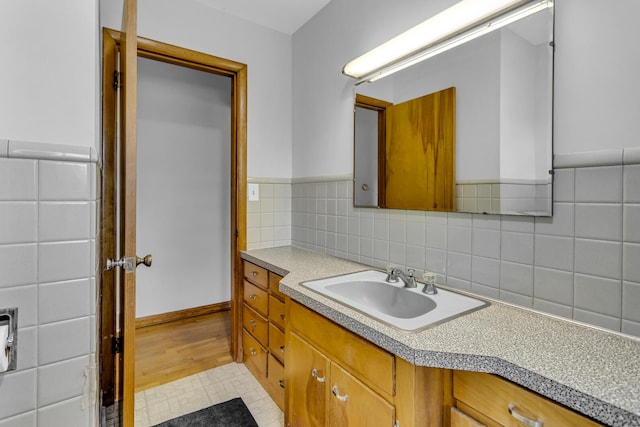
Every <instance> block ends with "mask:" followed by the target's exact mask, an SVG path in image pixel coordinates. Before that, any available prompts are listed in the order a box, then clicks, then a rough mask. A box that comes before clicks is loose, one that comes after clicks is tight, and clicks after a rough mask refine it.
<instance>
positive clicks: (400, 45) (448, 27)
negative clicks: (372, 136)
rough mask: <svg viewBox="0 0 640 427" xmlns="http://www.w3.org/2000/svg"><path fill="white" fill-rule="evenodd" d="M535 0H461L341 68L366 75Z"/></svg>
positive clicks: (344, 70)
mask: <svg viewBox="0 0 640 427" xmlns="http://www.w3.org/2000/svg"><path fill="white" fill-rule="evenodd" d="M535 2H537V3H540V0H537V1H536V0H462V1H460V2H458V3H456V4H455V5H453V6H451V7H450V8H448V9H445V10H444V11H442V12H440V13H438V14H437V15H434V16H433V17H431V18H429V19H427V20H426V21H424V22H422V23H421V24H418V25H416V26H415V27H413V28H411V29H409V30H407V31H405V32H404V33H402V34H400V35H398V36H396V37H394V38H392V39H391V40H389V41H387V42H385V43H383V44H381V45H380V46H378V47H376V48H374V49H372V50H370V51H369V52H367V53H365V54H363V55H361V56H359V57H357V58H356V59H354V60H352V61H351V62H349V63H348V64H347V65H345V66H344V68H343V69H342V72H343V74H345V75H347V76H350V77H354V78H357V79H359V78H362V77H364V76H368V75H370V74H372V73H374V72H376V71H378V70H380V69H382V68H384V67H386V66H387V65H389V64H393V63H395V62H398V61H401V60H403V59H406V58H409V57H411V56H412V55H414V54H416V53H418V52H421V51H423V50H424V49H426V48H428V47H430V46H433V45H435V44H437V43H440V42H442V41H445V40H447V39H448V38H451V37H453V36H455V35H457V34H460V33H462V32H464V31H466V30H469V29H471V28H473V27H475V26H477V25H480V24H482V23H484V22H486V21H488V20H490V19H492V18H495V17H497V16H499V15H501V14H503V13H505V12H508V11H510V10H513V9H515V8H517V7H520V6H523V5H525V4H527V3H535Z"/></svg>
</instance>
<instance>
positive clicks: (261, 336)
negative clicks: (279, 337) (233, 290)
mask: <svg viewBox="0 0 640 427" xmlns="http://www.w3.org/2000/svg"><path fill="white" fill-rule="evenodd" d="M268 325H269V322H267V319H265V318H264V317H262V316H260V315H259V314H258V313H256V312H255V311H253V310H251V309H250V308H249V307H248V306H247V305H246V304H244V305H243V307H242V326H244V329H246V330H247V332H249V333H250V334H251V335H252V336H253V337H254V338H255V339H256V340H257V341H258V342H259V343H260V344H262V345H263V346H264V347H266V346H267V343H268V342H269V341H268V335H269V327H268Z"/></svg>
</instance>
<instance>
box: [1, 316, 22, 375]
mask: <svg viewBox="0 0 640 427" xmlns="http://www.w3.org/2000/svg"><path fill="white" fill-rule="evenodd" d="M0 326H8V332H9V334H8V337H7V341H6V344H5V345H2V346H0V347H4V348H0V357H6V358H7V362H8V363H7V364H6V369H0V373H1V372H6V371H13V370H15V369H16V364H17V356H18V307H13V308H0ZM2 338H4V337H0V339H2ZM0 367H1V368H4V367H5V366H4V364H1V365H0Z"/></svg>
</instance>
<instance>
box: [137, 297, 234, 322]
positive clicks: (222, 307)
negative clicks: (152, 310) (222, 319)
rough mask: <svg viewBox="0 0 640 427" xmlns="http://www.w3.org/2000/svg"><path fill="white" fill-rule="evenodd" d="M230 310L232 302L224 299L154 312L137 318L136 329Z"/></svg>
mask: <svg viewBox="0 0 640 427" xmlns="http://www.w3.org/2000/svg"><path fill="white" fill-rule="evenodd" d="M229 310H231V302H229V301H224V302H218V303H216V304H209V305H202V306H200V307H192V308H186V309H184V310H178V311H170V312H168V313H160V314H153V315H151V316H145V317H139V318H137V319H136V329H140V328H146V327H148V326H155V325H161V324H163V323H168V322H173V321H176V320H183V319H188V318H190V317H197V316H203V315H205V314H213V313H218V312H221V311H229Z"/></svg>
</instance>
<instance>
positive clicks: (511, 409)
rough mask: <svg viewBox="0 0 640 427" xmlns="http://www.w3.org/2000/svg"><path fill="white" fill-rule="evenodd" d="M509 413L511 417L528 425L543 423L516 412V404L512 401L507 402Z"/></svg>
mask: <svg viewBox="0 0 640 427" xmlns="http://www.w3.org/2000/svg"><path fill="white" fill-rule="evenodd" d="M509 415H511V416H512V417H513V418H515V419H516V420H518V421H520V422H521V423H524V424H526V425H528V426H529V427H542V426H543V424H544V422H543V421H533V420H530V419H529V418H527V417H525V416H524V415H522V414H520V413H518V411H516V406H515V405H514V404H512V403H509Z"/></svg>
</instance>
